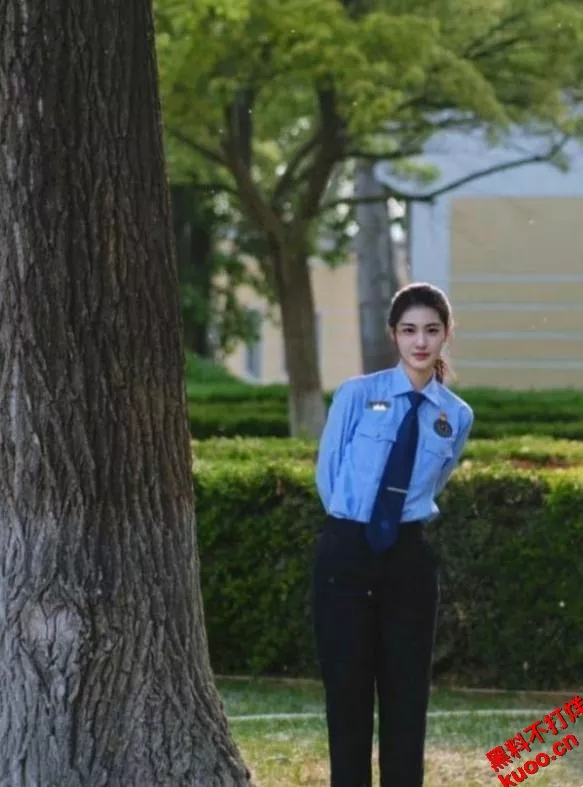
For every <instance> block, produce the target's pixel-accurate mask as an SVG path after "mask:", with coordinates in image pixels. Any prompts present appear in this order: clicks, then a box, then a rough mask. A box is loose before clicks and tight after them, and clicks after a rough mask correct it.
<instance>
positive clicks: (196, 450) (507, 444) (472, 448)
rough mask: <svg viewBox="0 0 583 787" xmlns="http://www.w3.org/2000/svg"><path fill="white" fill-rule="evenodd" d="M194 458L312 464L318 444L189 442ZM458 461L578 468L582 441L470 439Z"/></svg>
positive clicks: (258, 440)
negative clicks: (277, 460) (276, 460)
mask: <svg viewBox="0 0 583 787" xmlns="http://www.w3.org/2000/svg"><path fill="white" fill-rule="evenodd" d="M192 446H193V455H194V457H195V461H210V462H217V461H221V462H225V461H236V462H246V461H248V462H261V463H263V462H266V461H272V460H274V459H288V460H290V461H293V462H311V463H314V462H315V460H316V456H317V451H318V445H317V443H316V442H315V441H310V440H301V439H291V438H290V439H287V440H279V439H278V438H271V437H266V438H257V437H235V438H234V439H225V438H220V437H219V438H212V439H209V440H198V441H193V444H192ZM462 461H464V462H474V463H481V464H491V463H493V462H510V463H513V464H515V465H516V466H520V467H546V466H550V467H578V466H582V465H583V442H580V441H576V440H555V439H553V438H551V437H536V436H534V437H533V436H530V435H526V436H522V437H509V438H506V439H503V440H474V439H471V440H470V441H469V442H468V443H467V444H466V446H465V449H464V452H463V454H462Z"/></svg>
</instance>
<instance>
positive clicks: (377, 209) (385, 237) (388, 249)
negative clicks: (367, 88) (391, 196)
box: [355, 162, 405, 374]
mask: <svg viewBox="0 0 583 787" xmlns="http://www.w3.org/2000/svg"><path fill="white" fill-rule="evenodd" d="M355 196H356V198H357V199H362V198H370V197H380V196H382V188H381V186H380V184H379V183H378V182H377V181H376V179H375V177H374V175H373V165H372V164H370V163H368V162H361V163H359V165H358V168H357V175H356V189H355ZM356 219H357V223H358V226H359V232H358V235H357V236H356V255H357V261H358V313H359V324H360V347H361V355H362V369H363V372H364V373H365V374H369V373H371V372H376V371H379V370H380V369H386V368H388V367H391V366H394V365H395V363H396V361H397V355H396V352H395V348H394V345H393V343H392V342H391V341H390V340H389V338H388V335H387V317H388V315H389V309H390V304H391V298H392V297H393V295H394V294H395V292H396V291H397V290H398V289H399V288H400V287H401V286H403V284H405V281H404V278H403V276H402V275H401V273H400V272H399V270H398V269H397V264H396V263H397V260H396V255H395V250H394V245H393V241H392V237H391V226H390V217H389V213H388V210H387V204H386V202H385V201H382V202H378V203H366V204H361V205H358V207H357V210H356Z"/></svg>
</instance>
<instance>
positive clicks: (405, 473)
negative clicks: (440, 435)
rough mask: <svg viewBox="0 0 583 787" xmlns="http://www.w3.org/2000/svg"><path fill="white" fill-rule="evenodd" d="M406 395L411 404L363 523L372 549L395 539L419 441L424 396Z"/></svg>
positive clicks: (379, 550)
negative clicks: (366, 518)
mask: <svg viewBox="0 0 583 787" xmlns="http://www.w3.org/2000/svg"><path fill="white" fill-rule="evenodd" d="M407 397H408V399H409V401H410V402H411V407H410V409H409V410H408V411H407V413H406V414H405V417H404V418H403V420H402V421H401V425H400V426H399V430H398V432H397V437H396V439H395V442H394V444H393V447H392V449H391V453H390V454H389V458H388V459H387V464H386V465H385V470H384V472H383V477H382V479H381V483H380V486H379V491H378V492H377V496H376V500H375V503H374V506H373V509H372V514H371V518H370V522H369V524H368V525H366V537H367V540H368V543H369V544H370V546H371V548H372V549H374V551H375V552H383V551H384V550H385V549H388V548H389V547H390V546H391V545H392V544H394V543H395V541H396V540H397V536H398V534H399V524H400V522H401V515H402V513H403V506H404V505H405V497H406V496H407V491H408V489H409V484H410V483H411V474H412V473H413V464H414V462H415V454H416V453H417V443H418V442H419V418H418V414H419V407H420V405H421V403H422V402H423V400H424V399H425V397H424V396H423V394H422V393H419V392H418V391H409V393H408V394H407Z"/></svg>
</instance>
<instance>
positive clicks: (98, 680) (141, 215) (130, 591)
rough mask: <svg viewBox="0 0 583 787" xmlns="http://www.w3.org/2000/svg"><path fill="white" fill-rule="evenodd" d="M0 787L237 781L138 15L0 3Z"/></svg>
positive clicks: (61, 3) (144, 3) (146, 9)
mask: <svg viewBox="0 0 583 787" xmlns="http://www.w3.org/2000/svg"><path fill="white" fill-rule="evenodd" d="M0 36H1V39H2V47H1V49H0V142H1V148H0V554H1V555H2V560H1V562H0V785H1V786H2V787H98V785H99V786H103V787H105V786H106V785H107V787H117V786H118V785H119V786H120V787H121V786H122V785H123V787H138V785H139V787H149V786H152V787H153V786H154V785H156V787H161V786H162V785H168V786H170V785H172V787H178V786H179V785H200V787H211V786H212V785H216V786H217V787H218V786H219V785H220V786H221V787H225V786H229V787H230V786H231V785H244V784H248V779H247V776H246V772H245V769H244V766H243V764H242V763H241V761H240V759H239V757H238V753H237V751H236V749H235V747H234V745H233V744H232V743H231V741H230V738H229V735H228V731H227V727H226V722H225V718H224V715H223V714H222V711H221V709H220V704H219V700H218V697H217V695H216V692H215V689H214V686H213V682H212V675H211V671H210V667H209V662H208V656H207V642H206V636H205V629H204V621H203V611H202V605H201V598H200V589H199V581H198V558H197V555H196V544H195V521H194V506H193V496H192V484H191V476H190V453H189V439H188V432H187V426H186V417H185V401H184V394H183V373H182V348H181V338H180V319H179V307H178V297H177V279H176V270H175V263H174V258H173V249H172V242H171V222H170V218H169V209H168V202H169V200H168V193H167V187H166V183H165V177H164V162H163V151H162V144H161V130H160V109H159V103H158V96H157V87H156V73H155V60H154V42H153V30H152V19H151V8H150V0H99V2H98V1H97V0H79V1H78V2H75V3H71V2H68V0H53V1H52V2H51V3H49V4H47V3H46V2H45V0H28V2H25V0H22V1H21V2H17V0H0Z"/></svg>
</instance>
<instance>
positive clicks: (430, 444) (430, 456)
mask: <svg viewBox="0 0 583 787" xmlns="http://www.w3.org/2000/svg"><path fill="white" fill-rule="evenodd" d="M421 444H422V447H423V460H424V462H423V464H424V466H425V467H426V468H427V470H428V471H429V473H430V474H432V473H434V474H435V476H437V475H438V473H439V472H440V470H441V469H442V467H443V466H444V465H445V464H447V462H449V460H450V459H451V458H452V456H453V437H440V436H439V435H437V434H433V433H431V432H429V433H428V434H426V435H425V436H424V437H423V440H422V443H421Z"/></svg>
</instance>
